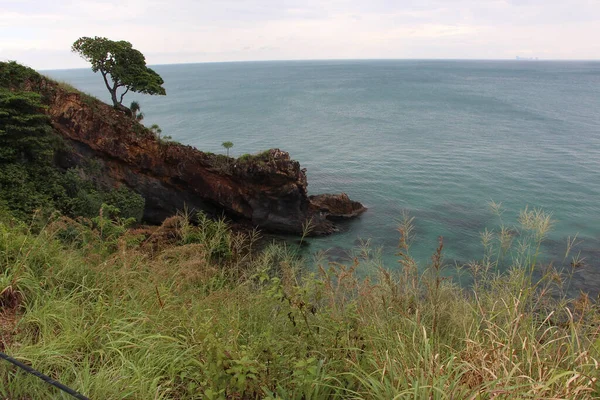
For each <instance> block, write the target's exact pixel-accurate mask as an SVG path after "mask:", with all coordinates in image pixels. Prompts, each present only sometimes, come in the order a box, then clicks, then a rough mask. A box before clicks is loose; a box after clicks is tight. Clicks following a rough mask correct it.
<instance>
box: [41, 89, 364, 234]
mask: <svg viewBox="0 0 600 400" xmlns="http://www.w3.org/2000/svg"><path fill="white" fill-rule="evenodd" d="M43 91H44V93H43V94H44V96H45V97H46V98H47V99H48V109H47V113H48V114H49V115H50V117H51V120H52V125H53V126H54V128H55V129H56V131H58V132H59V133H60V134H61V135H62V136H63V137H64V138H65V139H66V141H67V143H68V144H69V145H70V146H68V149H67V150H66V151H65V152H64V153H63V154H61V156H60V157H59V160H58V162H59V164H60V165H61V166H63V167H65V168H68V167H74V166H83V165H85V164H86V163H88V162H89V160H92V159H93V160H94V162H95V163H96V164H97V166H98V168H100V169H101V177H102V178H101V179H102V180H104V183H105V184H108V185H110V186H113V187H117V186H120V185H126V186H127V187H129V188H131V189H133V190H134V191H136V192H138V193H139V194H141V195H142V196H144V198H145V199H146V209H145V211H144V219H145V220H146V221H148V222H154V223H160V222H162V221H163V220H164V219H165V218H167V217H170V216H172V215H174V214H175V213H176V212H177V211H178V210H182V209H183V208H184V207H187V208H188V209H189V210H194V209H195V210H203V211H207V212H209V213H211V212H212V213H222V212H225V213H226V214H228V215H229V216H230V217H232V218H238V219H243V220H247V221H249V222H251V223H252V224H254V225H256V226H258V227H260V228H262V229H265V230H269V231H274V232H288V233H295V234H300V233H302V226H303V224H305V223H306V221H308V220H311V218H312V222H311V224H312V226H313V229H312V231H311V234H313V235H323V234H329V233H332V232H335V231H336V227H335V226H334V224H333V223H332V222H331V221H330V220H329V219H328V218H327V217H328V216H334V217H335V216H341V217H352V216H355V215H358V214H360V212H362V211H358V210H360V209H361V207H362V205H360V203H357V202H352V201H351V200H350V199H348V197H347V196H346V195H338V196H337V197H336V196H331V197H323V196H317V197H316V198H315V197H313V201H312V202H311V200H310V199H309V197H308V195H307V190H306V188H307V181H306V175H305V174H304V171H303V170H301V169H300V164H299V163H298V162H297V161H294V160H292V159H290V156H289V154H288V153H286V152H285V151H281V150H279V149H272V150H269V151H268V152H264V153H262V154H260V155H257V156H253V157H246V158H240V159H237V160H236V159H233V158H228V157H225V156H221V155H214V154H209V153H203V152H201V151H198V150H196V149H195V148H192V147H190V146H185V145H182V144H177V143H164V142H161V141H159V140H157V139H156V138H155V137H154V135H153V134H152V133H151V132H149V131H148V130H146V129H145V128H144V127H143V126H142V125H140V124H139V123H137V122H135V121H133V120H132V119H131V118H129V117H127V116H126V115H124V114H123V113H120V112H118V111H116V110H114V109H113V108H112V107H110V106H108V105H106V104H104V103H101V102H99V101H96V100H94V99H91V98H89V97H87V96H85V95H82V94H79V93H71V92H66V91H64V90H62V89H60V88H58V87H57V86H56V85H55V84H52V83H50V82H47V83H46V87H45V89H43ZM340 196H342V197H340ZM314 199H316V200H314ZM313 203H314V204H313ZM362 208H363V209H364V207H362Z"/></svg>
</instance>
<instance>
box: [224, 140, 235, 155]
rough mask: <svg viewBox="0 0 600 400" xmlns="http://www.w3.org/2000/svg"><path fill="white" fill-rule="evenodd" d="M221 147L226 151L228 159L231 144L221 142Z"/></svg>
mask: <svg viewBox="0 0 600 400" xmlns="http://www.w3.org/2000/svg"><path fill="white" fill-rule="evenodd" d="M221 146H223V147H224V148H225V149H227V157H229V149H230V148H232V147H233V142H223V143H221Z"/></svg>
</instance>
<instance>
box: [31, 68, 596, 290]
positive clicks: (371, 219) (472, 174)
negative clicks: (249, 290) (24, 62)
mask: <svg viewBox="0 0 600 400" xmlns="http://www.w3.org/2000/svg"><path fill="white" fill-rule="evenodd" d="M152 68H153V69H154V70H155V71H156V72H158V73H159V74H160V75H161V76H162V77H163V79H164V81H165V84H164V87H165V88H166V91H167V95H166V96H148V95H140V94H136V93H130V94H127V96H126V97H125V102H124V103H126V104H129V102H131V101H133V100H136V101H138V102H139V103H140V104H141V109H142V111H143V113H144V115H145V118H144V120H143V122H144V124H146V125H147V126H150V125H152V124H158V125H159V126H160V127H161V129H162V132H163V135H169V136H171V137H172V138H173V140H176V141H178V142H181V143H184V144H189V145H192V146H195V147H197V148H198V149H200V150H203V151H209V152H214V153H219V152H220V153H225V149H223V148H222V147H221V143H222V142H224V141H231V142H233V143H234V147H233V148H232V149H231V150H230V153H231V154H232V155H233V156H236V157H237V156H240V155H242V154H246V153H256V152H260V151H263V150H265V149H269V148H280V149H282V150H285V151H287V152H289V153H290V155H291V156H292V158H294V159H296V160H298V161H299V162H300V163H301V165H302V167H304V168H306V169H307V177H308V182H309V186H308V190H309V194H318V193H339V192H344V193H347V194H348V195H349V196H350V197H351V198H352V199H354V200H358V201H360V202H362V203H363V204H365V205H366V206H367V207H368V211H367V212H366V213H365V214H363V215H362V216H361V217H359V218H358V219H355V220H352V221H349V222H344V223H342V224H341V225H340V228H341V231H340V232H339V233H337V234H334V235H331V236H327V237H321V238H310V239H308V244H309V245H308V246H305V247H304V249H306V250H305V253H306V257H307V259H308V260H315V261H314V264H316V263H318V262H324V261H323V260H325V262H348V260H349V259H351V258H352V257H354V256H358V255H368V257H369V258H370V262H368V263H366V265H368V267H365V268H374V267H375V266H377V265H383V266H384V267H386V268H388V269H398V268H400V267H399V264H398V256H397V252H398V248H397V246H398V240H399V232H398V230H397V229H398V225H399V222H400V221H401V220H402V218H403V216H405V215H408V216H410V217H413V218H414V227H415V229H414V240H413V244H412V246H411V253H412V255H413V256H414V257H415V258H416V259H417V261H419V263H420V265H421V268H423V269H424V268H426V267H427V265H428V264H429V263H430V261H431V259H430V256H431V254H433V252H434V251H435V249H436V247H437V245H438V241H439V238H440V237H442V238H443V243H444V260H445V263H446V265H447V271H450V272H447V274H449V275H450V276H453V277H455V279H457V280H459V281H463V280H464V281H465V282H468V280H469V278H468V276H469V275H468V273H467V272H466V270H464V269H462V268H459V267H461V266H463V265H465V264H468V263H469V262H471V261H476V260H481V259H482V257H483V251H484V249H483V245H482V241H481V234H482V232H484V231H485V230H486V229H487V230H488V231H495V232H497V231H498V229H499V227H500V226H501V225H505V226H507V227H512V226H517V225H518V224H517V218H518V215H519V213H520V212H521V211H522V210H525V209H526V208H527V209H529V210H532V209H542V210H544V211H545V212H547V213H550V214H551V215H552V219H553V221H554V223H553V227H552V230H551V231H550V232H549V234H548V235H547V238H546V241H545V243H544V245H543V246H542V253H543V256H542V257H541V258H540V260H541V261H542V262H544V263H546V264H549V263H552V264H553V265H555V266H557V267H565V268H566V270H569V268H571V267H570V263H571V261H572V257H573V256H575V257H576V259H577V261H578V262H577V263H576V264H577V268H576V270H575V271H574V275H573V285H572V286H571V287H572V288H573V290H576V291H579V290H583V291H586V292H587V293H589V294H591V295H593V296H597V295H598V294H599V293H600V62H588V61H569V62H562V61H561V62H558V61H517V60H514V61H457V60H341V61H337V60H335V61H272V62H271V61H269V62H229V63H203V64H179V65H156V66H153V67H152ZM43 73H45V74H47V75H49V76H51V77H52V78H55V79H57V80H60V81H65V82H68V83H70V84H72V85H73V86H75V87H76V88H78V89H80V90H82V91H84V92H87V93H89V94H92V95H94V96H96V97H98V98H100V99H102V100H104V101H106V102H110V97H109V95H108V91H107V90H106V89H105V87H104V83H103V81H102V77H101V76H100V75H99V74H94V73H93V72H92V71H91V70H90V69H75V70H53V71H43ZM491 202H495V203H496V204H499V203H501V204H502V208H503V210H504V212H503V213H502V214H501V216H498V215H497V214H496V213H494V212H492V210H491V209H490V203H491ZM574 238H576V239H575V240H574ZM288 239H289V238H288ZM518 239H519V237H516V238H515V242H514V243H515V245H516V243H518ZM289 240H292V239H289ZM568 241H571V242H574V246H573V249H571V251H570V253H569V254H568V256H567V257H565V253H566V249H567V242H568ZM365 246H368V247H365ZM579 261H581V262H579ZM309 264H311V262H309ZM467 284H468V283H467Z"/></svg>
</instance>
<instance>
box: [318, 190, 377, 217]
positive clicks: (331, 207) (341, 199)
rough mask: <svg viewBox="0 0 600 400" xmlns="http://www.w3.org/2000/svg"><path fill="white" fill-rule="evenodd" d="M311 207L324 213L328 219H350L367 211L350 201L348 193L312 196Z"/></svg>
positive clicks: (355, 202)
mask: <svg viewBox="0 0 600 400" xmlns="http://www.w3.org/2000/svg"><path fill="white" fill-rule="evenodd" d="M309 200H310V202H311V206H312V207H313V208H316V209H318V210H319V212H321V213H324V214H325V215H326V216H327V218H328V219H331V220H336V219H350V218H354V217H357V216H359V215H360V214H362V213H364V212H365V211H367V208H366V207H365V206H363V205H362V204H361V203H359V202H358V201H353V200H350V198H349V197H348V195H347V194H346V193H340V194H319V195H316V196H310V197H309Z"/></svg>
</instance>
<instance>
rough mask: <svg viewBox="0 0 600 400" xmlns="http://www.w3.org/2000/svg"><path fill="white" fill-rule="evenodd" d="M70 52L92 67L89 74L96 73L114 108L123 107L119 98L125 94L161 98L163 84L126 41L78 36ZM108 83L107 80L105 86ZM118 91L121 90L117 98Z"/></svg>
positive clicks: (121, 99) (140, 55) (141, 56)
mask: <svg viewBox="0 0 600 400" xmlns="http://www.w3.org/2000/svg"><path fill="white" fill-rule="evenodd" d="M71 50H72V51H73V52H75V53H77V54H79V55H80V56H81V57H82V58H84V59H85V60H86V61H89V62H90V63H91V64H92V71H94V72H100V74H101V75H102V78H103V79H104V83H105V85H106V88H107V89H108V91H109V92H110V94H111V98H112V101H113V105H114V106H115V107H116V108H120V109H122V108H125V109H126V107H124V106H123V105H122V103H123V97H124V96H125V94H126V93H127V92H129V91H132V92H137V93H145V94H151V95H154V94H156V95H165V94H166V91H165V89H164V88H163V87H162V85H163V83H164V81H163V79H162V78H161V77H160V75H158V74H157V73H156V72H155V71H154V70H152V69H151V68H148V67H147V66H146V59H145V57H144V55H143V54H142V53H141V52H140V51H138V50H136V49H134V48H133V47H132V46H131V43H129V42H126V41H123V40H121V41H113V40H109V39H107V38H104V37H97V36H96V37H93V38H91V37H81V38H79V39H77V40H76V41H75V42H74V43H73V46H72V47H71ZM109 80H110V81H111V82H110V83H109ZM119 88H123V92H122V93H121V94H120V96H119V97H118V96H117V91H118V90H119Z"/></svg>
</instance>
